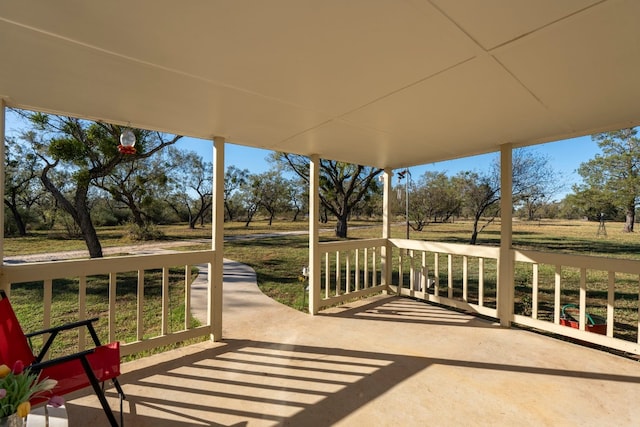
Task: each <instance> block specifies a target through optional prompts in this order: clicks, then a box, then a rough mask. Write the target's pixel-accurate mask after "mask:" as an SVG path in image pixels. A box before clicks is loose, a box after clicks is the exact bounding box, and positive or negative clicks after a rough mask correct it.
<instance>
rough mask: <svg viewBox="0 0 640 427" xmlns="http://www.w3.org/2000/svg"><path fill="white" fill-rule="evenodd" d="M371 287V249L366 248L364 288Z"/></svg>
mask: <svg viewBox="0 0 640 427" xmlns="http://www.w3.org/2000/svg"><path fill="white" fill-rule="evenodd" d="M368 287H369V250H368V249H367V248H364V288H365V289H367V288H368Z"/></svg>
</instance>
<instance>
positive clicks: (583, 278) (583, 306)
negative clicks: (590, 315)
mask: <svg viewBox="0 0 640 427" xmlns="http://www.w3.org/2000/svg"><path fill="white" fill-rule="evenodd" d="M586 318H587V269H586V268H581V269H580V330H581V331H584V330H586V328H587V327H586V324H587V323H586Z"/></svg>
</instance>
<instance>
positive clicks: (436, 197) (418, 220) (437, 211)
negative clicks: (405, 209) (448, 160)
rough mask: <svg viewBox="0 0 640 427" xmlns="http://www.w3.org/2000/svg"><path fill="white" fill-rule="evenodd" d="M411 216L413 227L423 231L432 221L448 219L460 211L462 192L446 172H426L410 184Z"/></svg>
mask: <svg viewBox="0 0 640 427" xmlns="http://www.w3.org/2000/svg"><path fill="white" fill-rule="evenodd" d="M410 190H411V191H410V194H409V217H410V220H411V228H413V229H414V230H416V231H421V230H422V229H423V228H424V226H425V225H427V224H429V223H430V222H437V221H442V222H444V221H448V220H449V219H450V218H451V217H452V216H453V215H457V214H459V213H460V208H461V206H462V198H461V192H460V191H459V189H458V188H457V186H456V183H455V181H454V180H453V179H452V178H449V177H447V175H446V174H445V173H444V172H432V171H428V172H425V173H424V174H423V175H422V176H421V177H420V178H418V180H417V181H416V182H415V184H414V185H410Z"/></svg>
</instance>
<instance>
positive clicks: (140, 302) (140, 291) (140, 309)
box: [136, 270, 144, 341]
mask: <svg viewBox="0 0 640 427" xmlns="http://www.w3.org/2000/svg"><path fill="white" fill-rule="evenodd" d="M137 285H138V288H137V295H138V298H137V301H136V302H137V304H136V310H137V313H138V321H137V325H136V339H137V340H138V341H142V338H144V270H138V283H137Z"/></svg>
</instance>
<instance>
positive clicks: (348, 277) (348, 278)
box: [344, 252, 351, 294]
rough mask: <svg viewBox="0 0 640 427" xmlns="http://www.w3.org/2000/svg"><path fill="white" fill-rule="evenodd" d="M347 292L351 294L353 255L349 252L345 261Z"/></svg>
mask: <svg viewBox="0 0 640 427" xmlns="http://www.w3.org/2000/svg"><path fill="white" fill-rule="evenodd" d="M344 270H345V276H346V277H345V279H346V283H345V291H346V293H347V294H348V293H350V292H351V253H350V252H347V258H346V259H345V269H344Z"/></svg>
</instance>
